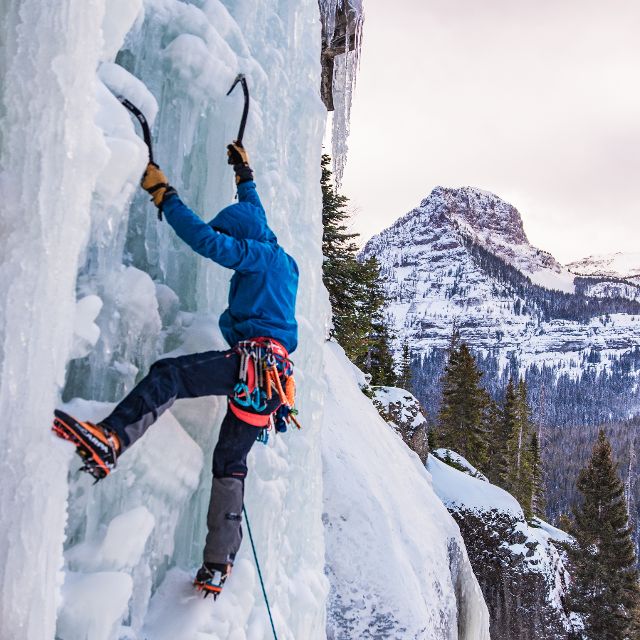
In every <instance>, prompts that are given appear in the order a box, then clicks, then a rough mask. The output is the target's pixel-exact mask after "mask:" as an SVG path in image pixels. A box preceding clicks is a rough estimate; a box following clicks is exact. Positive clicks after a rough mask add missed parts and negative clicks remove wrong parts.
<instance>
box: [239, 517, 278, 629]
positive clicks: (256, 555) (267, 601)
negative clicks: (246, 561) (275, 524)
mask: <svg viewBox="0 0 640 640" xmlns="http://www.w3.org/2000/svg"><path fill="white" fill-rule="evenodd" d="M242 510H243V511H244V521H245V522H246V523H247V532H248V533H249V540H251V548H252V549H253V559H254V560H255V561H256V569H257V570H258V578H260V586H261V587H262V595H263V596H264V603H265V604H266V605H267V613H268V614H269V622H271V631H273V638H274V640H278V636H277V634H276V627H275V625H274V624H273V616H272V615H271V607H270V606H269V598H267V590H266V589H265V587H264V580H263V579H262V571H260V563H259V562H258V554H257V553H256V545H255V543H254V542H253V534H252V533H251V526H250V525H249V515H248V514H247V508H246V507H245V506H244V505H243V507H242Z"/></svg>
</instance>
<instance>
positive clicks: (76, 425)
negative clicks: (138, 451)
mask: <svg viewBox="0 0 640 640" xmlns="http://www.w3.org/2000/svg"><path fill="white" fill-rule="evenodd" d="M54 415H55V418H54V420H53V426H52V427H51V430H52V431H53V432H54V433H55V434H56V435H57V436H59V437H60V438H63V439H64V440H69V442H73V444H75V445H76V453H77V454H78V455H79V456H80V457H81V458H82V460H83V461H84V466H83V467H82V471H86V472H87V473H90V474H91V475H92V476H93V477H94V478H95V479H96V482H97V481H98V480H101V479H102V478H104V477H106V476H108V475H109V474H110V473H111V471H113V469H115V466H116V460H117V458H118V453H119V451H120V440H119V439H118V436H117V435H116V434H115V433H113V432H112V431H110V430H109V429H106V428H105V427H103V426H102V425H100V424H93V423H92V422H80V421H79V420H76V419H75V418H74V417H73V416H70V415H69V414H68V413H64V411H58V410H56V411H55V412H54Z"/></svg>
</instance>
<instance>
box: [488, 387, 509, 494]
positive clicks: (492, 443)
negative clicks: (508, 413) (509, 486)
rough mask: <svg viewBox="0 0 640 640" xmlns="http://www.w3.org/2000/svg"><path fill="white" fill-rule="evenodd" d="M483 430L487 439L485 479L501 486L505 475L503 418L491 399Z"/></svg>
mask: <svg viewBox="0 0 640 640" xmlns="http://www.w3.org/2000/svg"><path fill="white" fill-rule="evenodd" d="M484 420H485V430H486V431H487V433H488V434H489V437H488V456H489V463H488V465H487V472H486V475H487V478H489V480H490V481H491V482H492V483H493V484H497V485H500V486H502V478H503V477H504V476H505V474H506V465H505V455H504V454H505V442H506V436H505V434H504V428H503V425H504V416H503V415H502V409H501V407H500V405H499V404H498V403H497V402H496V401H495V400H493V399H489V402H488V403H487V407H486V409H485V418H484Z"/></svg>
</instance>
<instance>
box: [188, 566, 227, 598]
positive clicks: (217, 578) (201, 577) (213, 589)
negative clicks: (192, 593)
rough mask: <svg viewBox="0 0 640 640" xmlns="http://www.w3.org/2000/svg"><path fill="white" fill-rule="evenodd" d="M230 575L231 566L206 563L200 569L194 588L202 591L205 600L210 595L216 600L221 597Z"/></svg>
mask: <svg viewBox="0 0 640 640" xmlns="http://www.w3.org/2000/svg"><path fill="white" fill-rule="evenodd" d="M230 574H231V565H230V564H218V563H215V562H205V563H204V564H203V565H202V566H201V567H200V569H198V573H197V575H196V579H195V580H194V581H193V586H194V587H195V588H196V589H197V590H198V591H202V593H203V594H204V597H205V598H206V597H207V596H208V595H209V594H212V595H213V599H214V600H215V599H216V598H217V597H218V596H219V595H220V592H221V591H222V587H223V585H224V583H225V582H226V580H227V578H228V577H229V575H230Z"/></svg>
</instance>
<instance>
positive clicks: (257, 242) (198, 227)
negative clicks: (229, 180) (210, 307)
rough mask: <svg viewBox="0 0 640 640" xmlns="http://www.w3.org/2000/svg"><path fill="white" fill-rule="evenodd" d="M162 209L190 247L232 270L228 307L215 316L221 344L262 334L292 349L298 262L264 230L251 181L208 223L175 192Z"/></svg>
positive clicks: (295, 335)
mask: <svg viewBox="0 0 640 640" xmlns="http://www.w3.org/2000/svg"><path fill="white" fill-rule="evenodd" d="M162 212H163V213H164V215H165V217H166V219H167V222H168V223H169V224H170V225H171V226H172V227H173V228H174V230H175V232H176V233H177V234H178V235H179V236H180V238H182V240H184V241H185V242H186V243H187V244H188V245H189V246H190V247H191V248H192V249H193V250H194V251H197V252H198V253H199V254H200V255H202V256H204V257H205V258H211V260H213V261H214V262H217V263H218V264H221V265H222V266H223V267H227V268H228V269H233V270H234V271H235V273H234V274H233V277H232V278H231V285H230V288H229V307H228V309H227V310H226V311H225V312H224V313H223V314H222V315H221V316H220V329H221V331H222V335H223V336H224V337H225V339H226V340H227V342H228V343H229V344H230V345H231V346H233V345H234V344H236V342H238V341H239V340H246V339H248V338H256V337H258V336H265V337H269V338H273V339H274V340H277V341H278V342H280V343H282V345H283V346H284V347H285V348H286V349H287V351H289V352H290V353H291V352H292V351H294V350H295V348H296V347H297V345H298V324H297V322H296V318H295V307H296V293H297V291H298V265H297V264H296V262H295V260H294V259H293V258H292V257H291V256H290V255H289V254H287V253H286V252H285V251H284V249H282V247H281V246H280V245H279V244H278V239H277V238H276V236H275V235H274V233H273V231H271V229H270V228H269V225H268V224H267V216H266V214H265V211H264V208H263V206H262V203H261V202H260V198H259V197H258V192H257V191H256V184H255V182H243V183H242V184H240V185H238V203H237V204H232V205H230V206H228V207H226V208H224V209H223V210H222V211H221V212H220V213H219V214H218V215H217V216H216V217H215V218H214V219H213V220H211V222H209V223H208V224H207V223H205V222H203V221H202V220H201V219H200V218H199V217H198V216H197V215H196V214H195V213H193V211H191V209H189V207H187V206H186V205H185V204H184V203H183V202H182V200H180V198H179V197H178V195H177V194H172V195H169V196H167V197H166V198H165V199H164V201H163V203H162Z"/></svg>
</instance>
